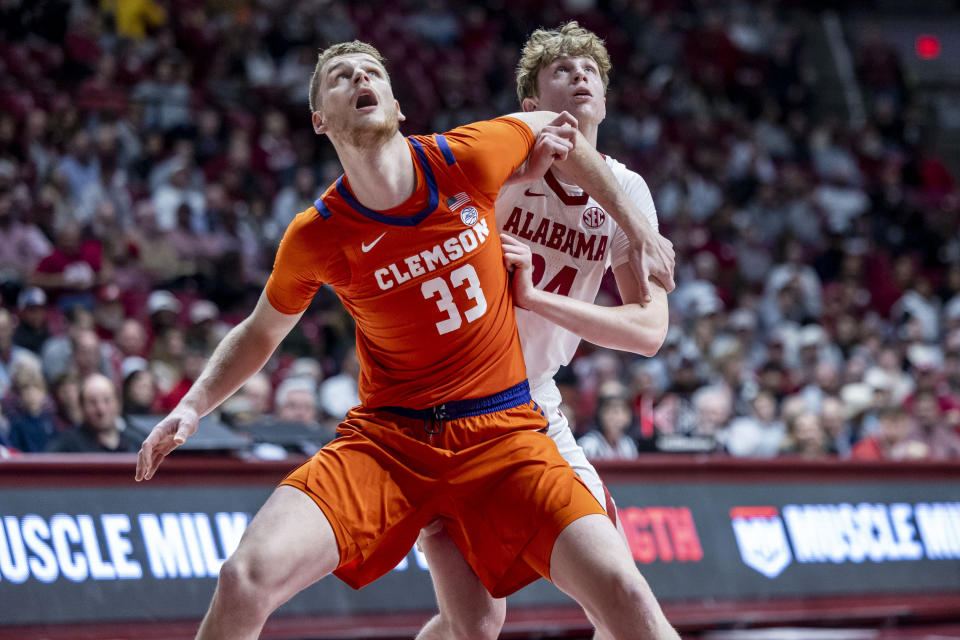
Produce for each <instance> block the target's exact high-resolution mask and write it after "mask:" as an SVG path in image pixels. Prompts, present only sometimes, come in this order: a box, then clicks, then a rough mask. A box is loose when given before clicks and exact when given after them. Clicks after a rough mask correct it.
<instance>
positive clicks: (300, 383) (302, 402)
mask: <svg viewBox="0 0 960 640" xmlns="http://www.w3.org/2000/svg"><path fill="white" fill-rule="evenodd" d="M273 405H274V407H275V410H274V415H275V416H276V418H277V420H284V421H289V422H299V423H301V424H305V425H315V424H316V423H317V383H316V382H315V381H314V380H311V379H310V378H307V377H301V376H298V377H293V378H287V379H286V380H284V381H283V382H281V383H280V384H279V385H278V386H277V392H276V394H275V396H274V403H273Z"/></svg>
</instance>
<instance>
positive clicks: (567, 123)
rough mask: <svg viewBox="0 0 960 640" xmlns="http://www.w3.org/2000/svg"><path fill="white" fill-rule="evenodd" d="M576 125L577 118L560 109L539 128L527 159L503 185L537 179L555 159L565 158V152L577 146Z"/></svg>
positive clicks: (567, 152)
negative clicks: (545, 124) (557, 113)
mask: <svg viewBox="0 0 960 640" xmlns="http://www.w3.org/2000/svg"><path fill="white" fill-rule="evenodd" d="M577 126H578V123H577V119H576V118H574V117H573V116H572V115H570V114H569V113H567V112H566V111H562V112H561V113H560V114H559V115H558V116H557V117H556V118H554V119H553V120H551V121H550V124H548V125H547V126H545V127H544V128H543V129H541V130H540V133H539V134H538V135H537V139H536V141H535V142H534V143H533V148H532V149H531V150H530V154H529V155H528V156H527V161H526V162H525V163H524V164H523V165H522V166H521V167H520V168H519V169H517V170H516V171H514V172H513V175H511V176H510V177H509V178H507V181H506V182H505V183H504V185H508V184H514V183H523V182H533V181H534V180H539V179H540V178H542V177H543V174H545V173H546V172H547V169H549V168H550V166H551V165H552V164H553V163H554V162H555V161H557V160H561V161H562V160H566V159H567V154H569V153H570V152H571V151H573V149H574V148H576V146H577Z"/></svg>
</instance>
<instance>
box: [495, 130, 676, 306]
mask: <svg viewBox="0 0 960 640" xmlns="http://www.w3.org/2000/svg"><path fill="white" fill-rule="evenodd" d="M564 115H565V117H567V118H570V119H572V118H573V117H572V116H570V115H569V114H565V113H564V114H557V113H554V112H552V111H529V112H520V113H511V114H510V117H512V118H516V119H518V120H522V121H523V122H525V123H526V124H527V126H529V127H530V130H531V131H532V132H533V135H534V136H537V137H538V138H539V137H540V135H541V132H543V133H545V134H550V135H551V137H554V138H562V139H565V140H571V141H572V144H571V148H570V149H569V150H568V151H567V153H566V154H565V157H563V158H560V157H555V158H554V159H553V161H554V162H555V163H556V165H557V167H558V168H559V169H560V170H561V171H563V173H564V174H565V175H567V176H569V177H570V179H571V180H573V181H574V182H576V184H577V185H579V186H580V188H581V189H583V190H584V191H586V192H587V193H589V194H590V196H591V197H592V198H593V199H594V200H596V201H597V203H598V204H599V205H600V206H601V207H603V208H604V209H605V210H606V211H607V212H609V213H610V215H611V216H612V217H613V219H614V220H616V222H617V224H618V225H620V228H621V229H623V231H624V233H626V234H627V237H628V238H629V239H630V244H631V246H632V247H633V248H634V250H635V251H637V253H638V254H639V255H640V261H639V270H640V272H641V273H640V277H639V278H638V282H639V283H640V291H641V294H642V298H641V299H642V300H643V303H644V304H646V303H649V302H651V301H652V300H653V296H652V293H651V290H650V284H649V283H650V280H649V279H650V278H651V277H652V278H654V279H656V280H657V281H658V282H660V283H662V285H663V288H664V289H665V290H666V291H668V292H669V291H673V289H674V288H675V287H676V284H675V283H674V280H673V269H674V264H675V256H674V251H673V245H671V244H670V243H669V242H665V241H664V239H663V238H662V237H661V236H660V234H659V233H657V231H656V230H655V229H654V228H653V227H652V226H651V225H650V222H649V221H648V220H647V219H646V217H645V216H644V215H643V213H642V212H641V211H640V209H639V208H638V207H637V205H636V203H634V202H633V201H632V200H631V199H630V198H629V197H627V194H626V193H624V191H623V189H622V188H621V187H620V185H619V183H618V182H617V180H616V178H615V177H614V175H613V173H612V172H611V171H610V168H609V167H608V166H607V164H606V162H604V160H603V157H602V156H601V155H600V154H599V153H598V152H597V151H596V149H594V148H593V146H592V145H591V144H590V143H589V142H588V141H587V140H586V138H584V137H583V134H582V133H580V131H579V130H578V129H577V127H576V124H575V123H576V121H575V120H574V124H570V123H569V122H563V121H562V118H563V117H564ZM558 118H561V120H560V121H558ZM558 122H559V124H557V123H558ZM531 153H532V154H534V155H536V153H537V146H536V144H535V145H534V148H533V150H532V152H531ZM561 155H562V154H561ZM539 162H541V161H540V160H539V159H532V160H531V163H539ZM530 173H532V171H531V172H530Z"/></svg>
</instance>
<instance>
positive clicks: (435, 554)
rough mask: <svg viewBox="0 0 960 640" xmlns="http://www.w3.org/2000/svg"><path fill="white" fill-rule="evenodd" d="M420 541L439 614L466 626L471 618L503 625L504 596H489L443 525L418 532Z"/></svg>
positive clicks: (505, 606)
mask: <svg viewBox="0 0 960 640" xmlns="http://www.w3.org/2000/svg"><path fill="white" fill-rule="evenodd" d="M428 529H429V528H428ZM419 544H420V548H421V549H422V550H423V553H424V554H425V555H426V556H427V565H428V566H429V567H430V577H431V579H432V580H433V587H434V589H435V590H436V593H437V603H438V604H439V605H440V614H441V615H442V616H444V617H445V618H446V619H448V620H450V621H456V622H460V623H463V624H464V625H465V626H467V627H469V625H470V623H471V621H475V622H476V623H477V624H480V623H495V624H498V625H502V624H503V618H504V616H505V615H506V608H507V604H506V599H504V598H494V597H493V596H491V595H490V592H488V591H487V589H486V587H484V586H483V583H481V582H480V579H479V578H478V577H477V574H475V573H474V572H473V569H471V568H470V565H469V564H467V561H466V560H465V559H464V557H463V554H462V553H461V552H460V549H459V547H457V545H456V543H455V542H454V541H453V538H451V537H450V534H449V533H447V530H446V529H445V528H443V527H440V528H439V529H438V530H436V531H434V532H432V533H429V534H427V533H421V534H420V538H419ZM498 628H499V627H498Z"/></svg>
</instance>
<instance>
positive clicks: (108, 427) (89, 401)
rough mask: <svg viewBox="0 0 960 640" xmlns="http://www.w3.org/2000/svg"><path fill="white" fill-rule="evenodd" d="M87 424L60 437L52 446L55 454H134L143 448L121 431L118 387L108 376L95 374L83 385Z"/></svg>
mask: <svg viewBox="0 0 960 640" xmlns="http://www.w3.org/2000/svg"><path fill="white" fill-rule="evenodd" d="M80 406H81V408H82V411H83V422H82V423H81V425H80V426H79V427H77V428H75V429H71V430H70V431H65V432H64V433H62V434H60V435H59V436H58V437H57V438H56V439H55V440H54V441H53V442H52V443H51V444H50V447H49V451H52V452H55V453H123V452H126V453H134V452H136V451H137V450H138V449H139V448H140V444H139V443H138V442H134V441H133V440H132V439H131V438H130V437H129V436H128V435H127V433H126V432H125V431H121V430H120V401H119V399H118V398H117V388H116V387H115V386H114V384H113V382H111V380H110V378H108V377H107V376H105V375H102V374H99V373H95V374H92V375H90V376H87V377H86V378H84V380H83V382H82V383H81V385H80Z"/></svg>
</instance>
